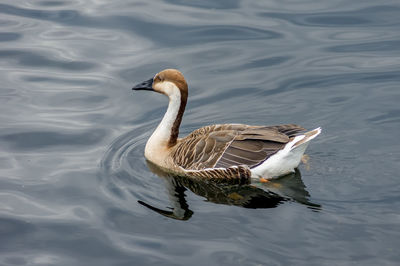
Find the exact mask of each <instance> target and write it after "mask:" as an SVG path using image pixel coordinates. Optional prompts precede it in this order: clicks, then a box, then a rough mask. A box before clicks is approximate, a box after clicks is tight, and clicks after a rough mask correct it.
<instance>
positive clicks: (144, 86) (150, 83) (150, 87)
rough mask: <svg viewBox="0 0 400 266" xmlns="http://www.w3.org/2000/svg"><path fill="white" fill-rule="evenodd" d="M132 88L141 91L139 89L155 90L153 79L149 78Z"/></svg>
mask: <svg viewBox="0 0 400 266" xmlns="http://www.w3.org/2000/svg"><path fill="white" fill-rule="evenodd" d="M132 90H135V91H139V90H146V91H153V79H152V78H151V79H149V80H146V81H143V82H142V83H140V84H138V85H136V86H135V87H133V88H132Z"/></svg>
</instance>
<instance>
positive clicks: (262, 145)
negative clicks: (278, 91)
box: [215, 125, 304, 168]
mask: <svg viewBox="0 0 400 266" xmlns="http://www.w3.org/2000/svg"><path fill="white" fill-rule="evenodd" d="M303 130H304V128H302V127H299V126H297V125H280V126H271V127H255V128H249V129H247V130H245V131H243V132H240V133H239V134H238V136H237V137H236V138H235V139H234V140H233V141H232V142H231V144H230V145H229V146H228V147H227V149H226V150H225V152H224V153H223V154H222V155H221V157H220V159H219V160H218V162H217V163H216V165H215V167H217V168H218V167H223V168H228V167H232V166H235V165H247V166H249V167H250V168H252V167H255V166H257V165H259V164H261V163H262V162H264V161H265V160H267V159H268V158H269V157H270V156H271V155H273V154H275V153H276V152H278V151H279V150H281V149H283V148H284V147H285V145H286V144H287V143H288V142H289V140H290V138H291V137H294V136H295V135H296V134H298V133H299V132H301V131H303Z"/></svg>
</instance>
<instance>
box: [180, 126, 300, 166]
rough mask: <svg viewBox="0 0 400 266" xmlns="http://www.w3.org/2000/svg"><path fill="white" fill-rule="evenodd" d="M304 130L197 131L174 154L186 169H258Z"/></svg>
mask: <svg viewBox="0 0 400 266" xmlns="http://www.w3.org/2000/svg"><path fill="white" fill-rule="evenodd" d="M302 130H304V129H303V128H301V127H299V126H296V125H281V126H271V127H262V126H248V125H240V124H234V125H229V124H228V125H212V126H206V127H202V128H200V129H198V130H195V131H193V132H192V133H191V134H189V135H188V136H187V137H185V138H183V139H181V140H179V142H178V144H177V145H176V147H175V148H174V150H173V152H172V157H173V158H174V161H175V163H176V164H177V165H179V166H181V167H183V168H184V169H190V170H202V169H206V168H214V167H223V168H228V167H231V166H237V165H248V166H250V167H251V166H254V165H257V164H259V163H261V162H263V161H265V160H266V159H267V158H268V157H269V156H271V155H272V154H274V153H275V152H277V151H278V150H280V149H281V148H283V146H284V145H285V144H286V143H287V142H288V141H289V138H290V137H291V136H293V135H295V134H296V133H298V132H299V131H302Z"/></svg>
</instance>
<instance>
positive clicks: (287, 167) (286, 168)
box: [250, 128, 321, 179]
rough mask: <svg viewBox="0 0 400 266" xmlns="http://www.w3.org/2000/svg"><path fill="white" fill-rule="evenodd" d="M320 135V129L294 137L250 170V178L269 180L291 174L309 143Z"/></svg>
mask: <svg viewBox="0 0 400 266" xmlns="http://www.w3.org/2000/svg"><path fill="white" fill-rule="evenodd" d="M320 133H321V128H316V129H314V130H311V131H309V132H306V133H304V134H303V135H299V136H296V137H295V138H294V139H293V140H291V141H290V142H288V143H287V144H286V146H285V147H284V148H283V149H282V150H280V151H278V152H277V153H275V154H274V155H272V156H271V157H269V158H268V159H267V160H266V161H264V162H263V163H262V164H261V165H259V166H257V167H254V168H252V169H250V170H251V176H252V177H253V178H260V177H263V178H270V179H271V178H276V177H279V176H282V175H285V174H288V173H290V172H293V171H294V169H295V168H296V167H297V166H298V165H299V164H300V161H301V158H302V156H303V154H304V152H305V150H306V149H307V146H308V144H309V141H310V140H312V139H313V138H315V137H316V136H318V135H319V134H320Z"/></svg>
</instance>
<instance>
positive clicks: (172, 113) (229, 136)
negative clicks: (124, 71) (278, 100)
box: [133, 69, 321, 180]
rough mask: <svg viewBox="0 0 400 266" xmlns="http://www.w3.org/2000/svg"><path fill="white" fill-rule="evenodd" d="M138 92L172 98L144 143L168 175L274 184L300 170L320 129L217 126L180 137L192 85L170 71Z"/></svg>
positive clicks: (149, 157)
mask: <svg viewBox="0 0 400 266" xmlns="http://www.w3.org/2000/svg"><path fill="white" fill-rule="evenodd" d="M133 89H134V90H150V91H155V92H159V93H162V94H165V95H166V96H168V98H169V105H168V109H167V111H166V113H165V115H164V117H163V119H162V120H161V122H160V124H159V125H158V127H157V128H156V130H155V131H154V132H153V134H152V135H151V137H150V138H149V140H148V141H147V143H146V147H145V153H144V154H145V157H146V159H147V160H149V161H150V162H152V163H153V164H155V165H157V166H159V167H161V168H163V169H164V170H166V171H169V172H173V173H176V174H179V175H187V176H193V177H200V178H205V179H241V180H246V179H250V178H262V179H271V178H276V177H279V176H282V175H285V174H288V173H290V172H293V171H294V169H295V168H296V167H298V165H299V163H300V161H301V158H302V156H303V154H304V151H305V150H306V148H307V146H308V144H309V141H310V140H311V139H313V138H315V137H316V136H317V135H318V134H319V133H320V132H321V129H320V128H317V129H314V130H311V131H308V132H305V133H304V131H305V129H304V128H302V127H300V126H297V125H294V124H287V125H277V126H251V125H244V124H219V125H210V126H205V127H202V128H199V129H197V130H195V131H193V132H192V133H190V134H189V135H187V136H186V137H184V138H178V134H179V126H180V124H181V121H182V116H183V113H184V110H185V107H186V102H187V97H188V86H187V83H186V81H185V79H184V77H183V75H182V74H181V73H180V72H179V71H178V70H175V69H166V70H163V71H161V72H159V73H158V74H156V75H155V76H154V78H152V79H149V80H147V81H145V82H142V83H141V84H138V85H136V86H135V87H134V88H133Z"/></svg>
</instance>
